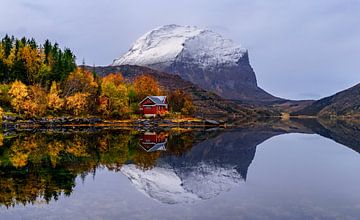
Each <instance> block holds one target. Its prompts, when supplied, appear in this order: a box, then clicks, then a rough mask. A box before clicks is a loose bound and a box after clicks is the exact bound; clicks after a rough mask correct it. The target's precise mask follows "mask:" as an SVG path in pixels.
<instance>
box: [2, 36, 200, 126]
mask: <svg viewBox="0 0 360 220" xmlns="http://www.w3.org/2000/svg"><path fill="white" fill-rule="evenodd" d="M0 83H1V84H0V105H1V108H0V114H1V115H3V114H16V115H18V116H21V117H24V118H36V117H46V116H64V115H66V116H76V117H87V116H100V117H104V118H114V119H122V118H131V117H136V116H138V115H137V114H138V103H139V101H141V100H142V99H143V98H145V97H146V96H148V95H166V96H168V100H169V108H170V113H175V112H176V113H181V114H183V115H190V114H191V113H192V112H193V111H194V106H193V103H192V99H191V95H190V94H187V93H185V92H184V91H182V90H179V89H177V90H174V91H165V90H163V89H162V88H161V87H160V86H159V84H158V82H157V81H156V80H155V79H154V78H153V77H151V76H150V75H147V74H143V75H140V76H138V77H136V78H135V79H134V80H133V81H128V80H126V79H124V78H123V76H122V74H121V73H112V74H109V75H106V76H104V77H99V76H98V75H97V74H96V73H95V72H91V71H88V70H86V69H85V68H84V67H78V66H77V64H76V56H75V55H74V53H73V52H72V51H71V50H70V49H69V48H64V49H61V48H60V47H59V45H58V44H57V43H51V42H50V41H49V40H46V41H45V42H44V44H39V43H37V42H36V41H35V39H33V38H32V39H27V38H25V37H23V38H21V39H17V38H15V37H13V36H11V37H10V36H8V35H6V36H5V37H4V38H3V39H2V40H1V42H0Z"/></svg>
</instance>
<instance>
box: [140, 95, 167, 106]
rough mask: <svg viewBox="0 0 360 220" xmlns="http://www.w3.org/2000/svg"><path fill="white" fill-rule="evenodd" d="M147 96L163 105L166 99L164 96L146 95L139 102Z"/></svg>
mask: <svg viewBox="0 0 360 220" xmlns="http://www.w3.org/2000/svg"><path fill="white" fill-rule="evenodd" d="M148 98H149V99H150V100H151V101H153V102H154V103H155V104H157V105H164V104H165V100H166V96H146V98H145V99H143V100H142V101H141V102H140V103H142V102H143V101H145V100H146V99H148Z"/></svg>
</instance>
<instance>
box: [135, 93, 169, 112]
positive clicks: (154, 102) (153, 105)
mask: <svg viewBox="0 0 360 220" xmlns="http://www.w3.org/2000/svg"><path fill="white" fill-rule="evenodd" d="M139 109H140V112H141V114H143V115H144V116H145V117H156V116H157V115H164V114H166V113H167V112H168V104H167V98H166V96H147V97H146V98H145V99H143V100H142V101H141V102H140V103H139Z"/></svg>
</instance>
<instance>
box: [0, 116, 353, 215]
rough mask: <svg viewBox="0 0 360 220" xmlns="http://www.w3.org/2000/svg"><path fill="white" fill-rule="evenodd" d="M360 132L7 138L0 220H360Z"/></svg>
mask: <svg viewBox="0 0 360 220" xmlns="http://www.w3.org/2000/svg"><path fill="white" fill-rule="evenodd" d="M359 128H360V125H357V124H353V123H350V122H342V121H322V122H317V121H305V122H304V121H294V122H281V121H279V122H268V123H258V124H252V125H249V126H244V127H239V128H237V129H229V130H207V131H204V130H199V131H188V130H175V131H174V130H173V131H162V132H145V133H144V132H141V131H129V130H102V131H91V132H87V131H69V132H65V133H64V132H61V133H60V132H56V131H52V132H49V131H47V132H41V131H39V132H22V133H11V134H9V133H8V134H5V135H3V137H4V138H3V141H2V146H1V147H0V219H359V218H360V155H359V152H360V129H359Z"/></svg>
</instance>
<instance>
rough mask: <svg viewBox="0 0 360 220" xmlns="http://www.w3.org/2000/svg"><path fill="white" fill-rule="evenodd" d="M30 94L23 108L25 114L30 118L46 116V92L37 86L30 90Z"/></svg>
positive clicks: (31, 87)
mask: <svg viewBox="0 0 360 220" xmlns="http://www.w3.org/2000/svg"><path fill="white" fill-rule="evenodd" d="M28 94H29V95H28V97H27V99H26V100H25V101H24V103H23V106H22V109H23V111H24V114H25V115H26V116H29V117H38V116H43V115H45V114H46V110H47V99H46V95H47V94H46V91H45V90H44V89H43V88H41V87H40V86H37V85H36V86H30V87H29V88H28Z"/></svg>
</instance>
